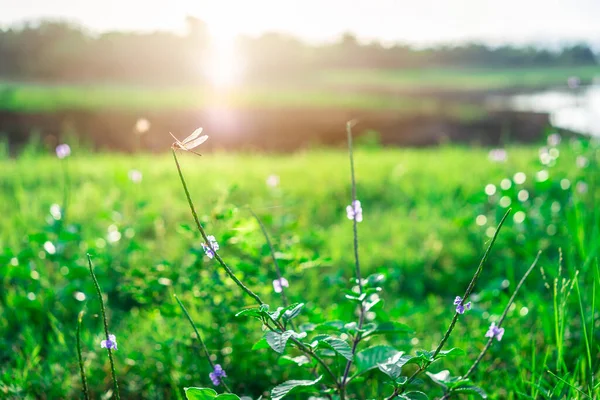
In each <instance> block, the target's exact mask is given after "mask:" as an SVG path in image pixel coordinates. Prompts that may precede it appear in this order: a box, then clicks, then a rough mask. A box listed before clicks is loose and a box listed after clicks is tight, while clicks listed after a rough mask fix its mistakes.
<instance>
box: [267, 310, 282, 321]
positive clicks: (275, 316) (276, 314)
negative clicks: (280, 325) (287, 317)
mask: <svg viewBox="0 0 600 400" xmlns="http://www.w3.org/2000/svg"><path fill="white" fill-rule="evenodd" d="M283 310H284V308H283V307H277V310H275V311H269V312H268V314H269V315H270V316H271V318H272V319H274V320H275V321H277V320H279V317H281V314H282V312H283Z"/></svg>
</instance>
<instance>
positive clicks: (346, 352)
mask: <svg viewBox="0 0 600 400" xmlns="http://www.w3.org/2000/svg"><path fill="white" fill-rule="evenodd" d="M314 341H317V342H318V344H319V345H323V346H325V347H327V348H329V349H331V350H333V351H335V352H336V353H337V354H339V355H340V356H342V357H344V358H345V359H346V360H348V361H352V349H351V348H350V345H349V344H348V343H346V342H345V341H343V340H342V339H338V338H335V337H331V336H327V335H319V336H316V337H315V339H314V340H313V343H314Z"/></svg>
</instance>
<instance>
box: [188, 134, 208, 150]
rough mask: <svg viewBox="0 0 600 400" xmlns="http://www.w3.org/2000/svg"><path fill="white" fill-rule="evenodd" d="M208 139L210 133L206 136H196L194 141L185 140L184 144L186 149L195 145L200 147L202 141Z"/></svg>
mask: <svg viewBox="0 0 600 400" xmlns="http://www.w3.org/2000/svg"><path fill="white" fill-rule="evenodd" d="M207 139H208V135H204V136H200V137H199V138H196V139H194V140H192V141H189V142H184V143H183V145H184V148H185V149H186V150H191V149H193V148H194V147H198V146H200V145H201V144H202V143H204V142H206V140H207Z"/></svg>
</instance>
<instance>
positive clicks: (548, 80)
mask: <svg viewBox="0 0 600 400" xmlns="http://www.w3.org/2000/svg"><path fill="white" fill-rule="evenodd" d="M599 73H600V68H597V67H576V68H537V69H531V68H529V69H500V70H493V69H419V70H412V69H409V70H402V71H386V70H381V71H372V70H356V71H349V70H343V71H324V72H320V73H318V74H315V76H312V77H310V76H309V77H307V78H306V79H305V80H304V81H303V82H302V83H301V84H299V85H297V86H296V87H294V86H293V85H292V86H289V85H286V87H285V88H280V87H278V86H272V87H269V86H265V87H253V86H252V85H251V84H248V85H245V86H242V87H239V88H231V89H228V90H215V89H210V88H203V87H173V88H149V87H134V86H119V85H102V84H90V85H43V84H28V83H10V82H5V83H0V110H10V111H23V112H36V111H44V112H50V111H58V110H65V109H67V110H73V109H75V110H92V111H95V110H127V111H149V110H165V111H168V110H174V109H176V110H179V109H194V108H202V107H207V106H227V107H233V108H308V109H312V108H315V109H316V108H319V109H323V108H331V109H340V108H342V109H353V110H395V111H397V112H403V113H411V114H415V113H420V114H432V113H437V112H439V109H440V106H441V103H440V100H439V99H436V98H435V97H431V96H429V97H425V96H414V94H412V93H414V92H415V91H418V90H428V91H456V92H468V91H473V90H478V91H481V90H495V89H502V88H537V87H548V86H564V85H565V84H566V80H567V78H568V77H570V76H573V75H575V76H579V77H581V79H582V80H583V81H584V82H589V81H591V79H592V78H593V77H594V76H596V75H598V74H599ZM367 89H368V90H367ZM408 92H410V93H408ZM444 108H445V109H447V110H448V111H447V112H449V113H450V114H451V115H453V116H457V117H463V118H472V117H473V116H477V115H482V114H483V113H485V110H484V109H483V108H482V107H481V106H478V105H477V104H473V103H466V102H464V101H463V102H461V101H454V102H453V103H452V104H450V105H446V107H444Z"/></svg>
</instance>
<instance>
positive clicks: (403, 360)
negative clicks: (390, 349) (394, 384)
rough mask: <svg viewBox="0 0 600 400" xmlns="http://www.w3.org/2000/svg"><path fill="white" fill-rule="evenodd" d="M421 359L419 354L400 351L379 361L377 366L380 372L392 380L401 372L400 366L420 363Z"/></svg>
mask: <svg viewBox="0 0 600 400" xmlns="http://www.w3.org/2000/svg"><path fill="white" fill-rule="evenodd" d="M422 361H423V358H422V357H421V356H411V355H409V354H406V355H403V354H402V353H398V354H396V355H394V356H393V357H390V358H389V359H387V360H386V361H385V362H382V363H379V364H378V365H377V367H378V368H379V370H380V371H381V372H383V373H384V374H386V375H387V376H389V377H390V378H392V379H393V380H396V379H398V377H399V376H400V374H401V373H402V367H404V366H405V365H406V364H417V365H420V363H421V362H422Z"/></svg>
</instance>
